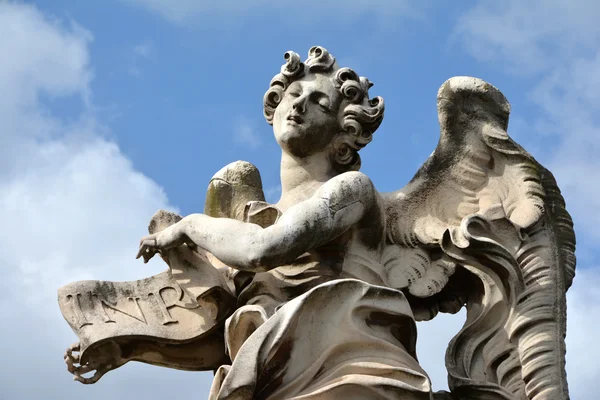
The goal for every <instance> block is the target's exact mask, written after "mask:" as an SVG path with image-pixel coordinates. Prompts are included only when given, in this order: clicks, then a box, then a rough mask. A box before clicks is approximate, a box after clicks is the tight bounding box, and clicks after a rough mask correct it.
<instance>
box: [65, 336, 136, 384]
mask: <svg viewBox="0 0 600 400" xmlns="http://www.w3.org/2000/svg"><path fill="white" fill-rule="evenodd" d="M80 349H81V347H80V344H79V342H78V343H73V344H72V345H71V346H70V347H69V348H67V350H66V351H65V356H64V359H65V364H67V371H69V372H70V373H72V374H73V380H75V381H78V382H81V383H83V384H84V385H91V384H93V383H96V382H98V380H100V378H102V377H103V376H104V374H106V373H107V372H108V371H110V370H112V369H115V368H117V367H119V366H121V365H123V364H124V362H122V361H119V362H117V363H116V364H115V365H111V364H108V363H100V364H98V363H93V364H90V363H88V364H85V365H81V364H80V360H81V353H79V351H80ZM73 352H76V353H77V354H73ZM118 359H120V357H118ZM76 364H79V365H76ZM96 364H97V365H96ZM92 371H94V375H93V376H92V377H90V378H86V377H84V376H82V375H83V374H86V373H88V372H92Z"/></svg>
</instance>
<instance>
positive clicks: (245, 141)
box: [233, 118, 262, 149]
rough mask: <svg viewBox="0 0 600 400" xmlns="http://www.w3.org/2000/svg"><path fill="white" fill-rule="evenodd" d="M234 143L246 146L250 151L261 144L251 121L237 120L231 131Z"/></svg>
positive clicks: (246, 119) (245, 119)
mask: <svg viewBox="0 0 600 400" xmlns="http://www.w3.org/2000/svg"><path fill="white" fill-rule="evenodd" d="M233 139H234V141H235V143H237V144H239V145H243V146H247V147H249V148H251V149H257V148H258V147H260V144H261V143H262V140H261V137H260V134H259V133H258V132H257V131H256V128H255V126H254V124H253V123H252V121H251V120H249V119H248V118H239V119H238V121H237V123H236V126H235V127H234V131H233Z"/></svg>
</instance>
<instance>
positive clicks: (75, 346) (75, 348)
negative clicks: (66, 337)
mask: <svg viewBox="0 0 600 400" xmlns="http://www.w3.org/2000/svg"><path fill="white" fill-rule="evenodd" d="M79 349H80V343H79V342H75V343H73V344H72V345H70V346H69V347H67V350H65V357H69V356H71V354H73V352H74V351H79Z"/></svg>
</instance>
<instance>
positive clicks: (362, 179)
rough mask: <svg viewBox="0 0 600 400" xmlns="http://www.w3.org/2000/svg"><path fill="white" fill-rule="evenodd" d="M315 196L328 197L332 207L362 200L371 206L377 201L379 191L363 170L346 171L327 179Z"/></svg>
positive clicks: (364, 204) (365, 204)
mask: <svg viewBox="0 0 600 400" xmlns="http://www.w3.org/2000/svg"><path fill="white" fill-rule="evenodd" d="M315 196H318V197H321V198H326V199H327V200H328V201H329V203H330V206H331V207H335V206H336V205H337V206H340V207H344V206H347V205H349V204H351V203H355V202H361V203H362V204H363V206H365V207H366V208H369V207H370V206H373V205H375V204H376V203H377V198H378V193H377V191H376V190H375V186H373V182H371V179H370V178H369V177H368V176H367V175H365V174H363V173H362V172H357V171H350V172H344V173H343V174H340V175H338V176H336V177H334V178H332V179H330V180H329V181H327V182H326V183H325V184H324V185H323V186H322V187H321V188H320V189H319V190H318V191H317V192H316V193H315Z"/></svg>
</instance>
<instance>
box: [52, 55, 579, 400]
mask: <svg viewBox="0 0 600 400" xmlns="http://www.w3.org/2000/svg"><path fill="white" fill-rule="evenodd" d="M285 60H286V63H285V65H284V66H283V67H282V68H281V72H280V73H279V74H278V75H276V76H275V77H274V78H273V79H272V81H271V84H270V88H269V89H268V91H267V93H266V94H265V96H264V115H265V118H266V120H267V122H268V123H269V124H271V125H273V130H274V134H275V139H276V140H277V142H278V144H279V145H280V147H281V149H282V156H281V185H282V196H281V199H280V200H279V201H278V202H277V204H273V205H271V204H267V203H266V202H265V198H264V194H263V192H262V183H261V181H260V175H259V173H258V170H257V169H256V168H255V167H254V166H253V165H251V164H249V163H246V162H242V161H238V162H236V163H232V164H230V165H228V166H226V167H225V168H223V169H222V170H220V171H219V172H218V173H217V174H216V175H215V177H214V178H213V179H212V180H211V182H210V184H209V189H208V193H207V198H206V205H205V210H204V214H192V215H189V216H186V217H184V218H181V217H179V216H176V215H174V214H171V213H168V212H164V211H161V212H158V213H157V214H156V215H155V216H154V218H153V220H152V222H151V223H150V235H148V236H145V237H144V238H142V241H141V244H140V249H139V253H138V258H140V257H141V258H143V259H144V261H148V260H149V259H150V258H152V257H153V256H154V255H155V254H159V255H160V256H161V257H162V259H163V260H164V261H165V263H166V264H167V265H168V266H169V270H168V271H167V272H165V273H163V274H160V275H158V276H156V277H151V278H148V279H146V280H142V281H137V282H125V283H101V282H77V283H74V284H71V285H67V286H66V287H65V288H62V289H61V290H60V291H59V303H60V306H61V310H62V312H63V315H64V316H65V318H66V319H67V321H68V322H69V323H70V325H71V327H72V328H73V330H74V331H75V332H76V334H77V335H78V336H79V339H80V344H78V345H76V346H73V347H72V348H70V349H68V350H67V354H66V357H65V360H66V362H67V365H68V368H69V371H71V372H72V373H74V374H75V375H76V379H78V380H80V381H81V382H83V383H94V382H95V381H97V380H98V379H99V378H100V377H101V376H102V374H104V373H105V372H106V371H108V370H110V369H114V368H116V367H118V366H120V365H122V364H124V363H125V362H127V361H130V360H137V361H143V362H149V363H154V364H158V365H165V366H170V367H174V368H183V369H214V370H216V375H215V379H214V382H213V386H212V389H211V394H210V398H211V399H252V398H264V399H303V400H307V399H339V398H344V399H346V398H347V399H368V398H385V399H431V398H436V399H481V400H483V399H486V400H489V399H503V400H507V399H508V400H517V399H519V400H520V399H530V400H533V399H535V400H539V399H566V398H568V390H567V382H566V376H565V372H564V354H565V349H564V336H565V327H566V324H565V321H566V314H565V292H566V290H567V289H568V287H569V286H570V284H571V282H572V279H573V276H574V272H575V256H574V249H575V237H574V233H573V226H572V221H571V219H570V217H569V214H568V213H567V211H566V209H565V204H564V200H563V199H562V197H561V195H560V191H559V189H558V187H557V185H556V182H555V181H554V178H553V177H552V174H550V172H549V171H547V170H546V169H545V168H544V167H543V166H542V165H540V164H539V163H538V162H537V161H536V160H535V159H534V158H533V157H532V156H531V155H529V154H528V153H527V152H526V151H525V150H523V149H522V148H521V147H520V146H519V145H518V144H516V143H515V142H514V141H513V140H512V139H511V138H510V137H509V136H508V134H507V132H506V129H507V125H508V116H509V112H510V106H509V103H508V101H507V100H506V99H505V98H504V96H503V95H502V93H501V92H500V91H499V90H498V89H496V88H495V87H493V86H492V85H490V84H488V83H486V82H484V81H482V80H480V79H476V78H469V77H456V78H452V79H450V80H448V81H447V82H445V83H444V84H443V85H442V87H441V88H440V90H439V92H438V115H439V121H440V126H441V138H440V142H439V144H438V147H437V148H436V149H435V151H434V152H433V153H432V155H431V156H430V157H429V159H428V160H427V161H426V162H425V164H424V165H423V166H422V167H421V168H420V169H419V171H418V172H417V174H416V175H415V177H414V178H413V179H412V180H411V181H410V182H409V183H408V185H406V186H405V187H404V188H402V189H400V190H398V191H396V192H393V193H384V194H382V193H378V192H377V191H376V190H375V188H374V186H373V184H372V183H371V181H370V180H369V178H368V177H367V176H366V175H364V174H362V173H360V172H358V170H359V168H360V165H361V160H360V157H359V155H358V152H359V150H360V149H362V148H363V147H364V146H366V145H367V144H368V143H369V142H370V141H371V139H372V138H373V135H374V133H375V131H376V130H377V128H378V126H379V124H380V123H381V122H382V120H383V111H384V103H383V99H382V98H380V97H375V98H369V94H368V90H369V88H370V87H371V86H372V84H371V83H370V82H369V81H368V80H367V79H366V78H364V77H360V76H359V75H357V74H356V73H355V72H354V71H353V70H351V69H349V68H339V67H338V65H337V63H336V61H335V59H334V58H333V57H332V56H331V54H329V52H328V51H327V50H325V49H324V48H321V47H313V48H312V49H310V51H309V57H308V59H307V60H306V61H304V62H302V61H301V59H300V57H299V56H298V55H297V54H296V53H293V52H288V53H286V55H285ZM393 168H395V166H390V172H393ZM150 293H152V294H150ZM463 307H466V309H467V321H466V323H465V326H464V328H463V329H462V330H461V331H460V332H459V333H458V334H457V336H455V337H454V339H453V340H452V341H451V342H450V343H449V347H448V351H447V354H446V365H447V368H448V375H449V386H450V391H451V393H447V392H438V393H432V392H431V385H430V382H429V378H428V377H427V374H426V372H425V371H423V370H422V369H421V367H420V366H419V364H418V362H417V355H416V354H415V342H416V328H415V320H426V319H431V318H433V317H435V315H436V314H437V313H438V312H450V313H455V312H457V311H458V310H460V309H461V308H463ZM93 370H95V371H96V372H97V373H96V375H94V376H93V377H91V378H83V377H82V376H81V375H82V374H83V373H87V372H90V371H93Z"/></svg>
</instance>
